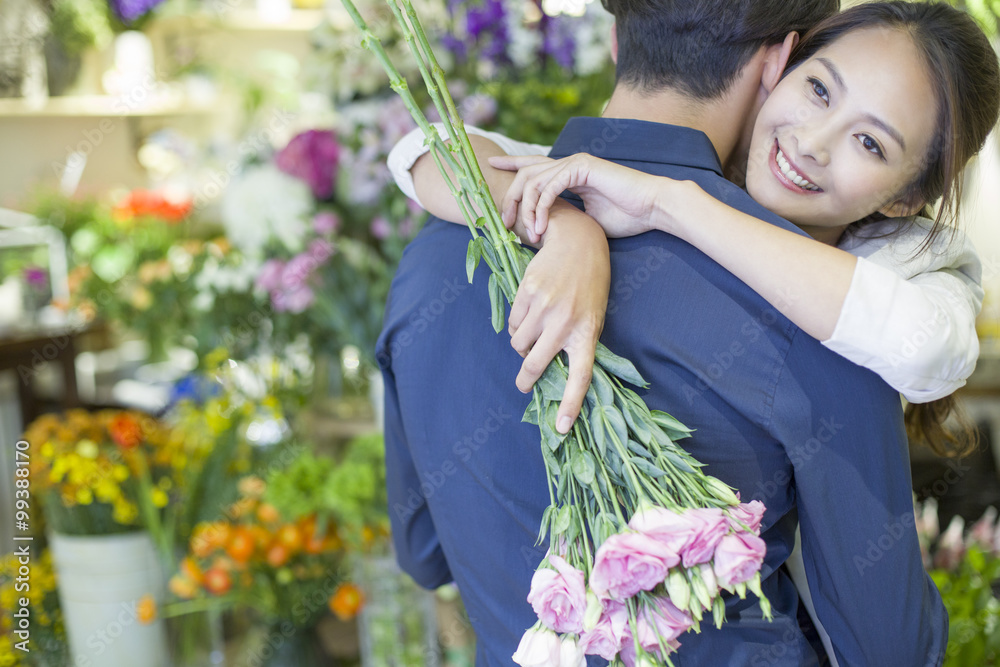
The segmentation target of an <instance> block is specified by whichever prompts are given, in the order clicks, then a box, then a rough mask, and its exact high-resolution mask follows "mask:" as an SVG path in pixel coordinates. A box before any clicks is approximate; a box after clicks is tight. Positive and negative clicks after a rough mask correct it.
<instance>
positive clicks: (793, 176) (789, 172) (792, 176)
mask: <svg viewBox="0 0 1000 667" xmlns="http://www.w3.org/2000/svg"><path fill="white" fill-rule="evenodd" d="M775 162H777V163H778V166H779V167H780V168H781V173H782V174H784V175H785V177H787V178H788V180H790V181H791V182H792V183H795V185H797V186H799V187H800V188H803V189H805V190H812V191H813V192H815V191H817V190H819V187H817V186H815V185H813V184H812V183H810V182H809V181H807V180H806V179H804V178H802V177H801V176H799V174H798V173H797V172H796V171H795V170H794V169H792V166H791V165H790V164H788V160H786V159H785V154H784V153H782V152H781V149H778V155H777V157H776V158H775Z"/></svg>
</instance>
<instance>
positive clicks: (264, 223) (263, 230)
mask: <svg viewBox="0 0 1000 667" xmlns="http://www.w3.org/2000/svg"><path fill="white" fill-rule="evenodd" d="M312 209H313V199H312V192H311V191H310V190H309V186H308V185H307V184H306V183H304V182H303V181H300V180H299V179H297V178H293V177H291V176H289V175H287V174H285V173H283V172H281V171H279V170H278V168H277V167H275V166H273V165H269V164H268V165H258V166H253V167H250V168H248V169H247V170H246V171H245V172H243V174H242V176H240V177H238V178H237V179H235V180H234V181H233V183H232V184H231V185H230V186H229V188H228V189H227V190H226V193H225V195H224V196H223V199H222V222H223V224H224V225H225V227H226V236H228V237H229V239H230V240H231V241H232V242H233V244H234V245H236V246H237V247H238V248H240V249H241V250H243V251H244V253H247V254H250V255H255V254H257V253H259V252H260V251H261V249H262V248H263V247H264V245H266V244H267V242H268V241H269V240H270V239H271V238H277V239H278V240H280V241H281V243H282V244H283V245H284V246H285V247H286V248H288V250H289V251H291V252H298V251H299V250H301V249H302V237H303V236H304V235H305V233H306V230H307V229H308V228H309V220H310V216H311V213H312Z"/></svg>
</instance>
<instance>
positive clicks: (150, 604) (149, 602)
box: [135, 593, 156, 625]
mask: <svg viewBox="0 0 1000 667" xmlns="http://www.w3.org/2000/svg"><path fill="white" fill-rule="evenodd" d="M135 613H136V617H137V618H138V619H139V622H140V623H142V624H143V625H149V624H150V623H152V622H153V621H155V620H156V600H154V599H153V595H152V594H151V593H146V594H145V595H143V596H142V597H141V598H139V602H137V603H136V605H135Z"/></svg>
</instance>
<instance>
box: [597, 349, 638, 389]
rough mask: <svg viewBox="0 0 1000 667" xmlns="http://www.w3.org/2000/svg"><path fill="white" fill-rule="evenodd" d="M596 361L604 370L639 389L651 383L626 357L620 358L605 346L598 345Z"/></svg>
mask: <svg viewBox="0 0 1000 667" xmlns="http://www.w3.org/2000/svg"><path fill="white" fill-rule="evenodd" d="M594 360H595V361H596V362H597V363H599V364H600V365H601V366H602V367H603V368H604V370H606V371H607V372H609V373H611V374H612V375H616V376H618V377H619V378H621V379H622V380H624V381H625V382H629V383H631V384H634V385H635V386H637V387H648V386H649V383H648V382H646V381H645V380H644V379H643V377H642V375H640V374H639V371H637V370H636V368H635V365H634V364H633V363H632V362H631V361H629V360H628V359H625V358H624V357H619V356H618V355H617V354H615V353H614V352H612V351H611V350H609V349H608V348H606V347H605V346H604V345H602V344H600V343H598V344H597V351H596V353H595V355H594Z"/></svg>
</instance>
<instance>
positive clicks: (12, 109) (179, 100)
mask: <svg viewBox="0 0 1000 667" xmlns="http://www.w3.org/2000/svg"><path fill="white" fill-rule="evenodd" d="M214 107H215V105H214V103H212V102H211V101H207V102H193V101H192V100H190V99H188V98H187V97H186V96H185V95H183V94H182V93H174V92H164V93H163V94H157V95H151V96H150V98H149V99H148V100H146V101H145V102H144V103H143V104H141V105H139V104H136V103H134V102H132V103H130V102H129V101H128V100H124V99H120V98H118V97H112V96H110V95H71V96H66V97H50V98H48V99H47V100H45V101H43V102H41V103H32V102H29V101H28V100H25V99H24V98H7V99H0V118H115V117H144V116H184V115H192V114H207V113H211V112H212V111H213V110H214Z"/></svg>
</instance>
